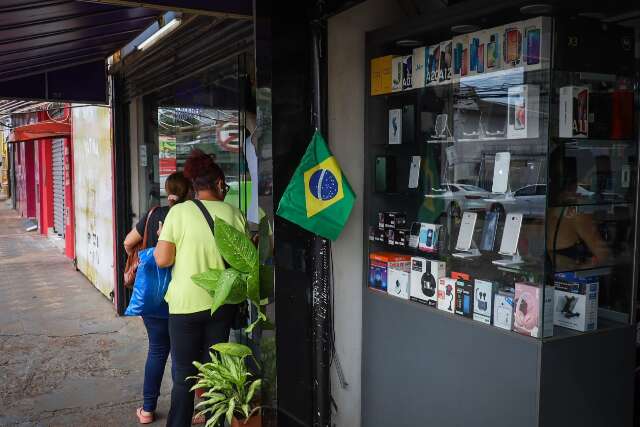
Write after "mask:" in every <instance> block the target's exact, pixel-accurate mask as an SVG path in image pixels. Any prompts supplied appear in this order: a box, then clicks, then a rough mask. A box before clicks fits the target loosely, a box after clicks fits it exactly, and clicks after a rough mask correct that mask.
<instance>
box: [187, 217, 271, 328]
mask: <svg viewBox="0 0 640 427" xmlns="http://www.w3.org/2000/svg"><path fill="white" fill-rule="evenodd" d="M214 231H215V240H216V245H217V246H218V250H219V251H220V254H221V255H222V257H223V258H224V260H225V261H226V262H227V264H229V267H228V268H226V269H224V270H209V271H206V272H204V273H199V274H195V275H194V276H192V277H191V279H192V280H193V281H194V283H195V284H196V285H198V286H200V287H201V288H203V289H204V290H206V291H207V292H209V294H210V295H211V296H212V297H213V304H212V305H211V314H213V313H214V312H215V311H216V310H217V309H218V308H220V307H221V306H222V305H224V304H240V303H241V302H244V301H247V300H248V301H250V302H251V303H252V304H253V305H254V306H255V307H256V308H257V310H258V318H257V319H256V320H255V321H254V322H253V323H252V324H251V325H249V326H248V327H247V328H246V329H245V331H246V332H251V331H252V330H253V328H254V327H255V326H256V324H258V322H263V323H264V324H265V325H268V322H267V317H266V315H265V314H264V311H263V309H262V306H263V305H264V304H266V297H267V296H268V292H269V291H270V288H271V287H272V286H273V271H272V269H271V268H270V267H269V266H264V265H262V266H261V265H260V262H259V259H258V250H257V249H256V247H255V246H254V244H253V242H252V241H251V240H250V239H249V238H248V237H247V235H246V234H245V233H243V232H241V231H238V230H236V229H235V228H234V227H232V226H231V225H229V224H228V223H226V222H225V221H223V220H222V219H220V218H216V221H215V228H214Z"/></svg>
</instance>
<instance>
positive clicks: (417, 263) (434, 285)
mask: <svg viewBox="0 0 640 427" xmlns="http://www.w3.org/2000/svg"><path fill="white" fill-rule="evenodd" d="M445 274H446V273H445V263H444V262H441V261H432V260H428V259H425V258H422V257H412V258H411V292H410V297H411V300H412V301H418V302H421V303H423V304H427V305H429V306H431V307H436V306H437V305H438V280H440V278H441V277H444V276H445Z"/></svg>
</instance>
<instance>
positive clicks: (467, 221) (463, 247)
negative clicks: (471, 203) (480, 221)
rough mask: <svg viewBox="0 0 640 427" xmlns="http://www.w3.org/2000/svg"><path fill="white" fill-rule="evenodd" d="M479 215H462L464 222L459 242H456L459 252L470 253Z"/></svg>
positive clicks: (465, 213)
mask: <svg viewBox="0 0 640 427" xmlns="http://www.w3.org/2000/svg"><path fill="white" fill-rule="evenodd" d="M477 218H478V214H477V213H476V212H464V213H463V214H462V222H461V223H460V230H459V232H458V241H457V242H456V250H457V251H463V252H464V251H468V250H469V249H471V242H472V241H473V231H474V229H475V227H476V220H477Z"/></svg>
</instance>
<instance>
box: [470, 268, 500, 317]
mask: <svg viewBox="0 0 640 427" xmlns="http://www.w3.org/2000/svg"><path fill="white" fill-rule="evenodd" d="M496 289H497V286H496V284H495V283H493V282H488V281H486V280H478V279H476V280H475V283H474V287H473V292H474V296H473V297H474V298H473V301H474V304H473V320H477V321H479V322H482V323H486V324H487V325H490V324H491V323H492V321H493V296H494V294H495V292H496Z"/></svg>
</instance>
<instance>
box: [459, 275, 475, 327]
mask: <svg viewBox="0 0 640 427" xmlns="http://www.w3.org/2000/svg"><path fill="white" fill-rule="evenodd" d="M456 314H458V315H460V316H464V317H468V318H470V319H471V318H473V283H471V282H467V281H466V280H456Z"/></svg>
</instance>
